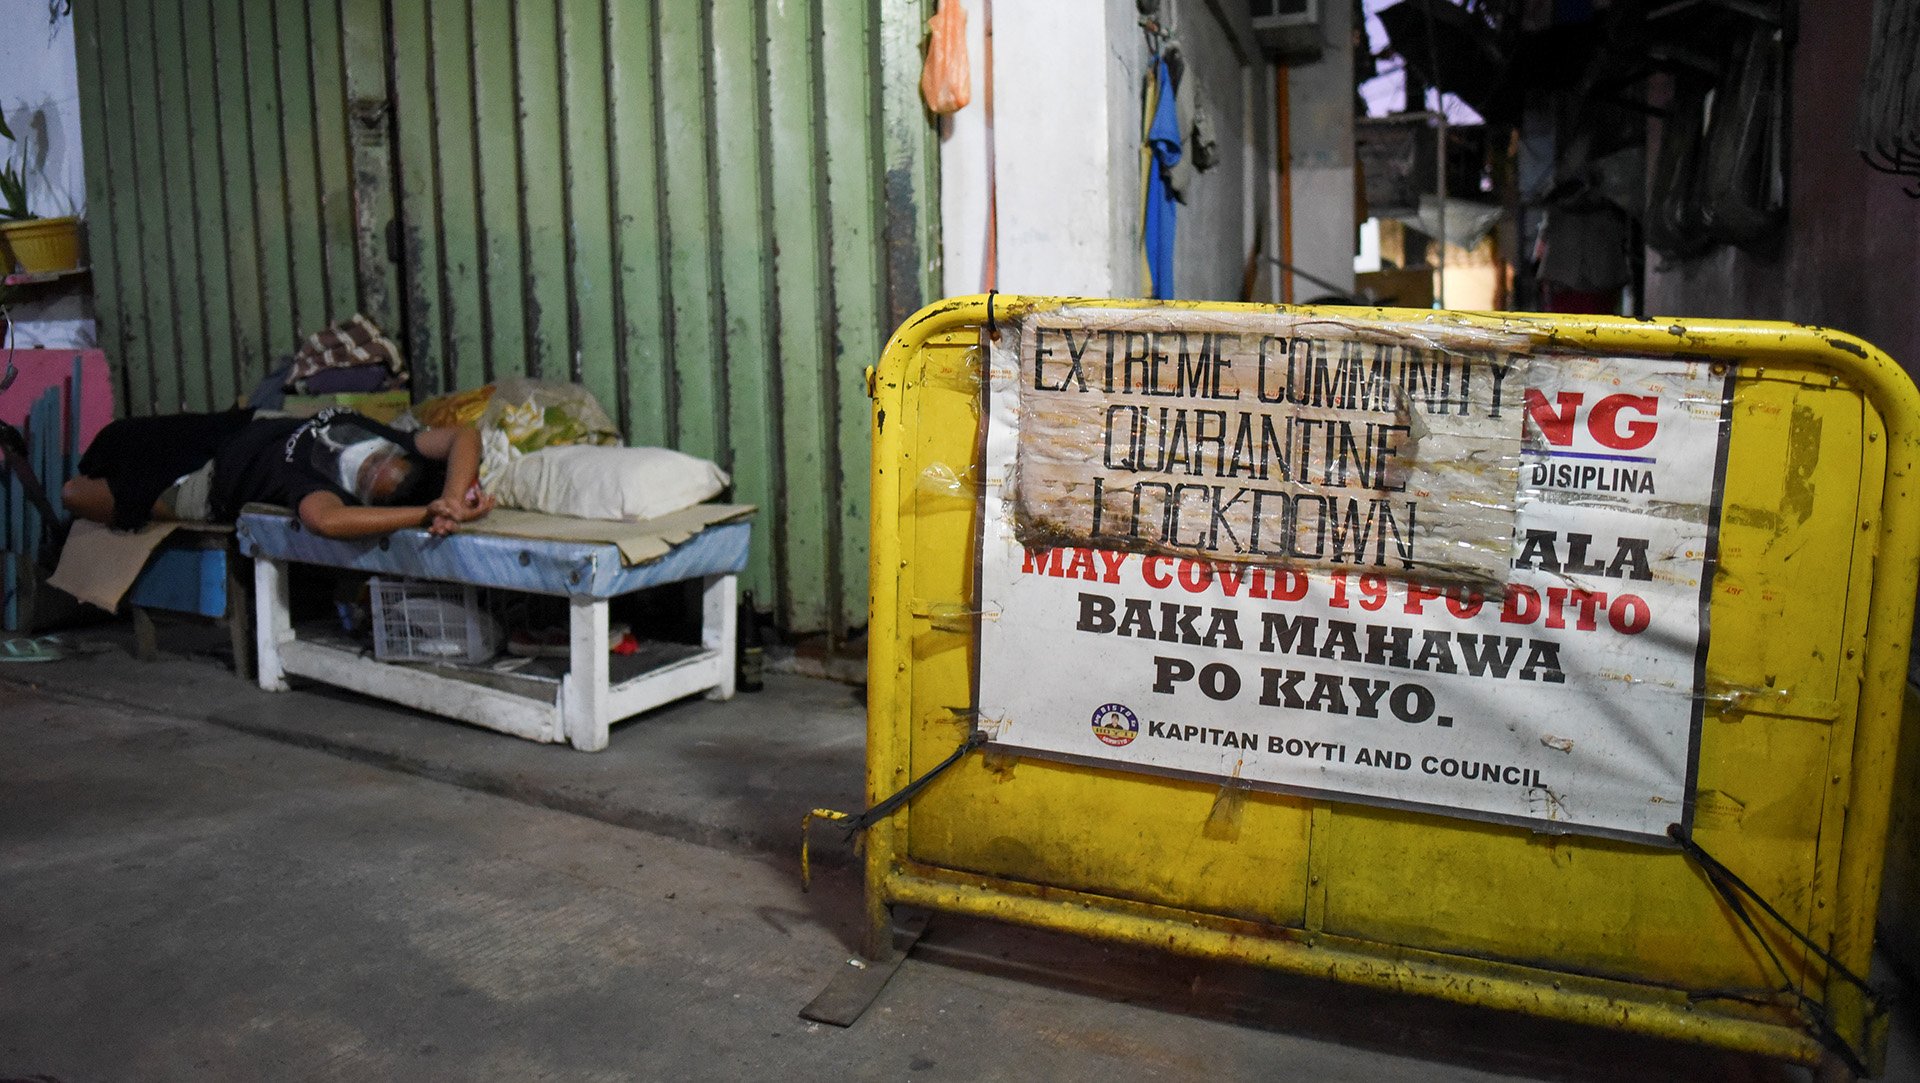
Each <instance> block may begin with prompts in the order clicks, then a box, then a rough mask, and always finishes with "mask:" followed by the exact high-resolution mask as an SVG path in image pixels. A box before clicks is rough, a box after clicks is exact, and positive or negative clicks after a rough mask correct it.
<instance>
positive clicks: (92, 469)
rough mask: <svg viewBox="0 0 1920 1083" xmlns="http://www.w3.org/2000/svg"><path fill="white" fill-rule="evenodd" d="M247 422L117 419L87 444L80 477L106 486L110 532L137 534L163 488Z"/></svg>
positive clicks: (245, 417) (247, 413) (243, 418)
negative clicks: (109, 496) (110, 507)
mask: <svg viewBox="0 0 1920 1083" xmlns="http://www.w3.org/2000/svg"><path fill="white" fill-rule="evenodd" d="M252 419H253V411H252V410H228V411H226V412H225V413H219V414H166V415H163V416H160V417H129V418H121V419H120V420H118V421H115V422H112V423H110V424H109V425H107V427H106V428H104V429H101V430H100V435H98V436H96V437H94V438H93V443H91V444H89V445H87V453H86V454H85V455H82V456H81V457H80V466H79V469H80V473H82V474H84V475H86V476H87V477H90V478H100V479H102V480H103V481H105V482H106V483H107V488H108V489H109V490H110V491H111V492H112V493H113V527H114V529H115V530H138V529H139V528H140V527H142V526H145V525H146V523H147V520H148V519H150V518H152V515H153V502H154V501H155V500H157V499H159V496H160V494H161V493H162V492H163V491H165V490H166V488H167V486H169V485H172V484H173V483H174V482H175V481H178V480H179V479H180V477H181V476H182V475H185V474H191V473H193V472H194V471H195V470H198V469H200V468H201V467H203V466H205V465H207V460H209V459H212V458H213V457H214V456H215V455H217V454H218V453H219V451H220V449H221V447H223V446H224V445H225V444H226V443H227V441H228V440H231V439H232V438H233V436H234V434H236V433H239V432H241V431H243V430H244V429H245V428H246V427H247V425H249V424H250V423H251V422H252Z"/></svg>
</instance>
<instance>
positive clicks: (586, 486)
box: [490, 444, 727, 520]
mask: <svg viewBox="0 0 1920 1083" xmlns="http://www.w3.org/2000/svg"><path fill="white" fill-rule="evenodd" d="M726 486H727V474H726V471H724V470H721V469H720V468H719V467H717V466H715V465H713V464H712V463H710V462H708V461H707V460H705V459H700V458H695V457H694V456H692V455H685V454H682V453H680V452H678V451H673V450H671V449H669V448H663V447H600V446H598V445H594V444H572V445H568V446H565V447H549V448H541V449H540V450H539V451H535V452H532V453H530V454H527V455H523V456H521V457H520V458H518V459H516V460H514V461H513V462H512V463H510V464H508V465H507V467H506V468H505V469H504V470H502V471H501V472H500V476H499V477H497V478H495V479H494V481H493V484H492V486H491V490H490V491H491V492H492V493H493V495H494V497H495V498H496V499H498V500H499V501H500V503H501V504H502V505H504V506H505V507H509V508H522V509H525V510H527V511H540V512H546V513H547V514H548V515H573V516H577V517H579V518H582V519H626V520H640V519H653V518H656V517H658V516H661V515H668V514H671V513H672V512H676V511H679V510H681V509H682V508H690V507H692V506H694V505H695V504H698V503H700V502H701V501H704V500H707V499H710V498H711V497H713V496H714V495H715V494H717V493H718V492H719V491H720V490H722V489H724V488H726Z"/></svg>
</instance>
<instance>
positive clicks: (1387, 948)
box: [866, 295, 1920, 1068]
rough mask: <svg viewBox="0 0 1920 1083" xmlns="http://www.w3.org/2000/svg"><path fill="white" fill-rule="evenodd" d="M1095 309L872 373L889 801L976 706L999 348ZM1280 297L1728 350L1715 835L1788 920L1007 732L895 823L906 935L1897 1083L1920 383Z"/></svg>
mask: <svg viewBox="0 0 1920 1083" xmlns="http://www.w3.org/2000/svg"><path fill="white" fill-rule="evenodd" d="M1067 303H1068V302H1067V301H1065V300H1063V299H1055V298H1036V297H1012V296H1006V295H1000V296H998V297H997V298H987V297H971V298H961V299H954V300H948V301H943V302H940V303H938V304H935V305H932V306H930V307H928V308H927V309H925V310H923V311H922V312H920V313H919V314H918V315H916V316H915V317H914V318H913V319H911V320H909V321H908V322H907V323H906V324H905V325H904V326H902V327H901V328H900V329H899V331H898V332H897V333H896V334H895V335H894V336H893V338H892V339H891V341H890V342H889V344H888V347H887V350H886V354H885V357H884V358H883V360H882V362H881V364H880V365H879V366H878V368H877V370H876V371H875V372H874V373H873V374H872V384H873V387H872V391H873V398H874V433H875V438H874V439H875V443H874V456H873V490H872V491H873V509H874V510H873V538H872V542H873V547H872V591H873V601H872V606H873V608H872V614H871V616H872V623H871V642H872V648H871V657H870V663H869V666H870V668H869V675H870V687H869V693H868V696H869V700H868V702H869V718H868V777H867V792H868V799H869V803H870V804H872V803H876V802H879V801H881V800H883V799H885V798H887V797H889V796H890V795H893V794H895V793H896V792H897V791H899V790H900V789H901V788H902V787H903V786H906V785H907V784H908V783H909V782H911V781H912V780H914V779H916V778H918V777H919V776H920V775H922V774H923V773H925V772H926V771H927V770H928V769H930V768H932V767H934V766H936V765H937V764H939V763H940V761H942V760H944V759H947V758H949V757H950V756H952V755H953V754H954V753H955V750H956V748H957V747H959V746H960V745H961V744H962V743H963V742H964V741H965V740H967V738H968V737H969V736H970V735H971V734H972V733H973V731H974V730H975V729H976V728H977V726H978V725H979V723H980V721H981V719H980V717H979V714H978V712H977V710H976V706H975V704H976V700H975V688H976V686H975V680H976V676H977V675H976V669H975V667H976V665H977V662H978V640H977V636H978V629H979V624H980V621H981V619H982V617H981V614H980V613H979V612H978V601H977V597H976V586H977V578H976V577H977V576H978V574H979V569H978V563H977V561H978V552H979V550H978V546H979V544H980V542H979V537H980V535H979V532H980V530H981V519H980V517H981V514H982V512H981V508H982V504H981V492H982V485H983V483H984V482H985V481H986V479H985V478H983V477H982V476H981V475H982V473H983V471H982V469H981V463H982V454H983V450H982V437H981V433H982V408H983V402H984V401H985V400H984V397H983V387H984V381H985V380H986V371H985V370H986V364H987V361H986V355H985V353H984V352H983V337H984V334H985V333H986V329H987V326H988V324H989V323H990V322H996V321H1006V320H1009V319H1012V318H1015V317H1017V316H1018V315H1020V314H1023V313H1033V312H1040V311H1046V310H1050V309H1053V308H1056V307H1058V306H1061V305H1065V304H1067ZM1071 303H1072V304H1074V305H1076V306H1080V307H1081V308H1083V309H1090V310H1097V309H1098V308H1099V307H1101V306H1103V305H1115V306H1118V305H1126V306H1129V307H1132V308H1136V309H1139V308H1148V307H1153V303H1151V302H1099V301H1075V302H1071ZM990 305H992V306H993V308H992V310H991V311H990V308H989V306H990ZM1164 310H1165V311H1168V312H1184V313H1194V314H1201V315H1205V314H1218V315H1226V316H1231V315H1233V314H1235V313H1251V312H1265V313H1273V312H1275V311H1276V310H1274V309H1267V308H1259V307H1256V306H1236V305H1186V304H1182V303H1177V302H1176V303H1170V304H1168V305H1166V306H1164ZM1279 311H1283V312H1286V313H1294V314H1301V313H1304V314H1307V315H1316V314H1322V315H1324V316H1325V317H1326V318H1328V319H1329V320H1333V319H1337V320H1339V321H1341V322H1342V323H1343V324H1344V325H1347V326H1362V327H1364V325H1366V324H1367V323H1368V322H1369V321H1377V322H1381V323H1393V324H1396V325H1400V326H1406V325H1410V324H1411V325H1423V326H1428V327H1436V328H1439V327H1445V328H1451V329H1457V330H1463V331H1468V332H1475V333H1477V332H1495V333H1499V334H1501V335H1506V336H1519V337H1520V338H1522V339H1524V341H1525V342H1526V343H1527V344H1528V346H1527V349H1528V350H1529V351H1530V352H1532V353H1533V354H1534V355H1535V356H1538V357H1540V358H1542V359H1544V361H1543V363H1547V364H1551V363H1552V358H1553V356H1554V355H1555V354H1556V353H1562V352H1564V353H1582V354H1587V355H1620V356H1630V357H1639V358H1686V359H1690V360H1702V359H1707V360H1711V361H1713V362H1717V363H1718V364H1719V366H1721V367H1719V368H1716V371H1725V372H1729V373H1730V374H1731V376H1732V379H1731V381H1730V383H1729V384H1728V385H1727V386H1728V387H1729V388H1730V401H1731V404H1730V418H1731V421H1730V424H1729V426H1728V429H1727V431H1728V433H1729V435H1728V436H1727V437H1726V444H1725V450H1724V454H1725V457H1726V459H1725V482H1724V490H1723V494H1722V497H1721V503H1720V512H1719V520H1718V523H1717V527H1718V531H1719V561H1718V565H1717V569H1716V570H1715V571H1714V573H1713V575H1712V578H1711V587H1710V594H1709V596H1710V606H1709V610H1710V618H1709V620H1708V622H1707V623H1709V624H1710V627H1711V638H1710V640H1709V641H1708V646H1707V648H1706V655H1705V657H1706V663H1705V673H1704V677H1705V679H1704V685H1703V689H1702V691H1701V692H1700V696H1701V698H1702V699H1703V700H1704V701H1705V709H1704V711H1703V714H1702V716H1701V717H1700V719H1699V722H1698V730H1697V739H1696V741H1697V743H1696V745H1695V750H1694V756H1693V763H1692V767H1691V777H1690V780H1689V785H1690V787H1691V793H1690V796H1689V799H1690V801H1691V803H1692V804H1691V838H1692V839H1693V840H1695V841H1697V842H1698V844H1699V845H1700V846H1701V847H1702V848H1703V850H1704V851H1706V852H1709V853H1710V854H1711V855H1712V857H1713V858H1715V859H1717V860H1718V861H1719V862H1722V863H1724V866H1725V868H1726V869H1727V870H1729V871H1730V872H1731V873H1732V874H1734V875H1737V876H1738V877H1739V878H1740V880H1741V881H1743V882H1744V884H1745V885H1748V886H1750V887H1751V889H1752V891H1753V895H1754V896H1757V897H1758V898H1759V899H1763V900H1765V901H1766V902H1767V903H1768V904H1770V905H1771V907H1772V908H1773V909H1774V911H1775V912H1776V914H1777V920H1776V919H1775V918H1773V917H1770V916H1768V915H1766V914H1765V913H1763V912H1762V910H1761V908H1760V907H1759V906H1758V905H1755V904H1753V903H1751V902H1746V903H1743V904H1742V903H1733V902H1729V901H1728V899H1727V898H1726V897H1725V896H1723V895H1722V894H1721V893H1719V892H1718V891H1716V888H1715V885H1714V882H1713V880H1712V879H1711V878H1710V877H1709V875H1708V874H1707V873H1706V872H1705V871H1703V868H1702V865H1701V864H1700V863H1699V862H1698V861H1696V860H1693V859H1690V858H1689V856H1688V855H1687V854H1685V853H1683V852H1681V851H1680V850H1678V849H1676V848H1674V847H1672V846H1670V845H1660V844H1659V843H1658V842H1657V841H1656V842H1647V841H1630V840H1619V839H1608V838H1595V837H1587V836H1580V835H1565V834H1548V833H1542V832H1540V831H1538V830H1536V829H1534V828H1530V827H1528V826H1524V825H1513V824H1502V823H1492V822H1479V821H1474V820H1467V819H1458V818H1453V817H1450V816H1444V815H1436V814H1434V813H1431V812H1424V811H1406V810H1402V809H1396V808H1392V807H1381V806H1379V805H1369V804H1360V803H1353V802H1349V801H1345V800H1330V799H1325V798H1320V797H1315V796H1311V795H1308V796H1302V795H1298V794H1288V793H1283V792H1274V791H1272V790H1266V789H1260V788H1257V787H1253V788H1250V787H1245V786H1239V785H1235V784H1233V782H1232V781H1231V780H1228V781H1227V782H1226V783H1225V784H1223V782H1222V781H1221V780H1218V779H1211V780H1210V779H1202V778H1194V777H1170V776H1164V775H1153V774H1141V773H1134V772H1131V771H1122V770H1115V769H1112V768H1109V767H1103V766H1095V765H1092V764H1084V763H1073V762H1061V761H1059V760H1057V759H1049V758H1039V757H1033V756H1026V755H1021V754H1019V753H1017V752H1011V753H1010V752H1006V751H996V750H995V748H994V746H992V745H989V746H987V748H985V749H982V750H979V751H972V752H969V753H967V754H966V755H965V756H964V757H962V758H961V759H959V760H958V761H957V762H956V764H955V765H954V766H953V767H952V768H951V769H950V770H947V771H945V772H943V773H941V774H940V775H939V776H938V777H937V778H935V779H934V780H933V781H932V782H931V783H930V784H928V785H927V786H926V787H925V789H924V790H922V791H920V792H918V793H917V794H916V795H914V797H913V799H912V800H911V801H910V802H906V803H903V804H902V805H900V806H899V807H897V808H894V809H893V811H892V812H891V813H890V814H888V815H886V816H885V817H884V819H880V820H878V822H876V823H874V824H873V825H872V827H871V829H870V830H869V832H868V844H867V846H868V848H867V857H866V861H867V891H868V905H869V917H870V919H871V921H872V922H873V925H874V928H875V930H876V935H877V930H879V929H880V928H882V927H883V926H884V924H885V922H886V921H887V913H888V908H890V907H891V906H893V905H895V904H909V905H913V906H921V907H929V908H933V909H935V910H945V911H955V912H964V913H969V914H976V915H983V916H988V917H995V918H1000V919H1004V920H1007V921H1012V922H1019V923H1023V924H1028V925H1034V926H1041V927H1047V928H1052V929H1058V930H1064V931H1069V932H1074V933H1080V934H1084V935H1088V936H1094V937H1100V938H1105V939H1111V940H1115V941H1123V942H1129V943H1135V944H1144V945H1154V946H1158V947H1160V948H1164V949H1167V950H1171V951H1176V952H1182V953H1188V954H1192V955H1197V956H1206V957H1213V958H1219V959H1226V960H1234V961H1239V962H1248V963H1256V964H1262V965H1268V966H1273V967H1277V968H1282V969H1287V970H1292V971H1297V972H1303V973H1312V974H1319V975H1325V976H1331V977H1334V978H1337V979H1340V980H1344V981H1349V982H1354V983H1357V984H1362V985H1367V986H1372V987H1376V988H1382V989H1392V990H1398V991H1406V992H1414V993H1421V994H1425V995H1430V996H1436V997H1441V998H1445V999H1449V1000H1455V1001H1462V1002H1469V1003H1475V1004H1480V1005H1485V1006H1491V1007H1496V1008H1503V1009H1509V1010H1514V1011H1522V1012H1527V1013H1530V1014H1535V1015H1540V1016H1547V1017H1552V1018H1557V1019H1564V1020H1571V1021H1577V1022H1582V1023H1587V1024H1592V1025H1595V1026H1601V1027H1616V1028H1621V1029H1627V1030H1634V1031H1640V1032H1644V1033H1648V1034H1653V1035H1660V1036H1665V1037H1672V1038H1682V1039H1687V1040H1692V1041H1699V1042H1704V1043H1709V1044H1713V1045H1718V1046H1723V1047H1727V1048H1732V1049H1737V1050H1745V1051H1751V1052H1755V1053H1760V1054H1764V1055H1770V1056H1776V1057H1780V1058H1785V1059H1789V1060H1794V1061H1800V1062H1807V1063H1811V1062H1814V1061H1817V1060H1818V1059H1819V1058H1820V1057H1821V1056H1822V1055H1823V1042H1824V1047H1839V1048H1841V1049H1843V1050H1845V1051H1847V1052H1848V1053H1851V1054H1857V1055H1858V1058H1859V1062H1863V1063H1864V1064H1865V1065H1866V1066H1867V1067H1868V1068H1872V1067H1873V1066H1874V1065H1875V1064H1876V1063H1877V1059H1878V1057H1879V1056H1880V1055H1881V1051H1882V1047H1883V1044H1884V1036H1883V1030H1882V1028H1881V1026H1880V1025H1879V1023H1878V1021H1877V1020H1878V1018H1879V1016H1878V1014H1877V1007H1876V1005H1875V1004H1874V1003H1873V1002H1872V998H1871V997H1870V996H1869V995H1868V994H1867V993H1866V992H1865V991H1864V990H1863V989H1861V988H1859V987H1858V986H1857V985H1856V984H1855V983H1854V982H1853V981H1851V980H1850V977H1849V975H1848V973H1844V972H1843V971H1846V972H1851V974H1854V975H1857V974H1864V973H1865V972H1866V970H1867V967H1868V962H1869V955H1870V952H1871V948H1872V940H1873V921H1874V906H1875V902H1876V900H1877V898H1878V892H1879V887H1880V879H1881V872H1882V861H1883V855H1884V851H1885V846H1886V839H1887V825H1888V816H1889V804H1890V799H1891V789H1890V788H1891V784H1892V779H1893V768H1894V756H1895V750H1896V745H1897V738H1898V734H1899V721H1900V716H1901V707H1902V690H1903V685H1904V675H1905V673H1906V668H1907V652H1908V637H1909V629H1910V621H1911V617H1912V606H1913V599H1914V594H1915V578H1916V567H1920V500H1916V499H1915V494H1914V493H1913V492H1912V491H1911V485H1912V481H1913V478H1914V466H1915V448H1916V435H1917V434H1920V395H1916V392H1915V389H1914V386H1913V384H1912V382H1911V381H1910V380H1909V379H1908V377H1907V376H1906V375H1905V374H1904V373H1903V372H1902V371H1901V370H1900V368H1899V367H1898V366H1897V365H1896V364H1894V362H1893V361H1891V360H1890V359H1889V358H1888V357H1886V356H1885V355H1884V354H1882V353H1880V352H1879V351H1878V350H1876V349H1874V348H1873V347H1871V346H1869V345H1867V344H1865V343H1863V342H1860V341H1859V340H1857V339H1853V338H1850V337H1848V336H1846V335H1843V334H1839V333H1836V332H1831V331H1826V330H1822V329H1819V328H1810V327H1803V326H1795V325H1787V324H1772V323H1737V322H1716V321H1693V320H1682V321H1676V320H1671V319H1661V320H1652V321H1635V320H1627V319H1613V318H1594V317H1549V316H1539V315H1511V316H1503V315H1495V314H1488V315H1469V314H1455V313H1445V314H1441V313H1430V312H1420V311H1395V310H1380V309H1337V310H1335V309H1327V310H1318V313H1316V311H1315V310H1308V309H1288V310H1279ZM1703 469H1704V467H1703ZM985 619H989V620H990V619H993V618H992V616H991V615H988V616H987V617H986V618H985ZM1048 665H1049V662H1048V659H1047V658H1044V657H1036V658H1034V659H1033V660H1032V667H1033V668H1032V679H1033V680H1034V681H1038V682H1045V681H1071V680H1079V679H1084V676H1085V675H1084V674H1073V673H1066V672H1051V671H1049V668H1048ZM1743 912H1744V913H1745V914H1746V915H1747V918H1746V919H1743V918H1742V916H1741V914H1742V913H1743ZM1749 921H1750V922H1751V924H1749ZM1789 925H1790V926H1792V927H1793V928H1795V929H1797V930H1799V931H1800V932H1802V933H1804V934H1805V935H1806V936H1807V937H1808V938H1809V940H1810V941H1811V943H1812V944H1813V945H1815V946H1816V947H1817V948H1818V949H1820V950H1819V951H1814V950H1809V949H1808V947H1807V946H1805V945H1804V944H1803V943H1802V942H1800V941H1798V940H1796V939H1794V938H1793V936H1792V935H1791V934H1790V933H1789V932H1788V931H1786V929H1785V926H1789ZM1822 953H1824V958H1823V955H1822ZM1783 972H1784V973H1785V974H1786V975H1788V976H1787V977H1785V978H1783V977H1782V973H1783Z"/></svg>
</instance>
